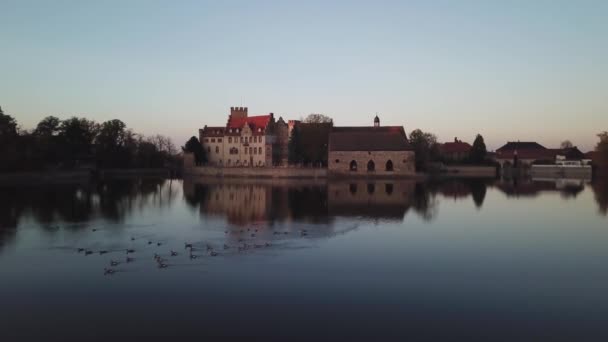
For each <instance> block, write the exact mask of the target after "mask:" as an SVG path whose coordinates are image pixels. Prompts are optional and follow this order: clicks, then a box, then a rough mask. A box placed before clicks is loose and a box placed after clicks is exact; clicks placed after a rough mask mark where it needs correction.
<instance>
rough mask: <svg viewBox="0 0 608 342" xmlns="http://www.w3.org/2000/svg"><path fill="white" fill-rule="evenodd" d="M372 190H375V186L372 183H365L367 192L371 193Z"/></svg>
mask: <svg viewBox="0 0 608 342" xmlns="http://www.w3.org/2000/svg"><path fill="white" fill-rule="evenodd" d="M374 191H376V186H375V185H374V184H372V183H369V184H367V193H368V194H370V195H371V194H373V193H374Z"/></svg>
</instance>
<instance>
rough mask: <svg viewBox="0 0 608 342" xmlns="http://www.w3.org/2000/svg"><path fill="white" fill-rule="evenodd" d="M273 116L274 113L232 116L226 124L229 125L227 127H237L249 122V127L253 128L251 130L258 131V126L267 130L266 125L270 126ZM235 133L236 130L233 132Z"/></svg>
mask: <svg viewBox="0 0 608 342" xmlns="http://www.w3.org/2000/svg"><path fill="white" fill-rule="evenodd" d="M272 117H273V115H272V114H268V115H258V116H249V117H246V118H233V117H230V118H229V119H228V124H227V125H226V127H227V129H236V128H243V126H245V124H248V125H249V128H251V131H252V132H254V133H257V131H258V128H261V129H262V131H265V130H266V127H268V124H269V123H270V122H271V120H272ZM233 133H235V132H233Z"/></svg>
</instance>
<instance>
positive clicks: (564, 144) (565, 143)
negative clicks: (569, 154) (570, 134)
mask: <svg viewBox="0 0 608 342" xmlns="http://www.w3.org/2000/svg"><path fill="white" fill-rule="evenodd" d="M573 146H574V145H573V144H572V142H571V141H570V140H564V141H562V143H561V144H560V147H561V148H562V149H565V148H572V147H573Z"/></svg>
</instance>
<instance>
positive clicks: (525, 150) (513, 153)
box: [494, 141, 585, 167]
mask: <svg viewBox="0 0 608 342" xmlns="http://www.w3.org/2000/svg"><path fill="white" fill-rule="evenodd" d="M494 159H495V160H496V161H498V162H499V163H500V164H501V165H502V166H524V167H529V166H531V165H532V164H555V163H556V162H558V161H559V162H564V161H581V160H583V159H585V154H584V153H582V152H581V151H580V150H579V149H578V148H577V147H576V146H574V147H569V148H546V147H544V146H543V145H541V144H539V143H537V142H533V141H522V142H520V141H509V142H507V143H506V144H505V145H503V146H501V147H500V148H499V149H497V150H496V154H495V157H494Z"/></svg>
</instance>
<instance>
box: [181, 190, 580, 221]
mask: <svg viewBox="0 0 608 342" xmlns="http://www.w3.org/2000/svg"><path fill="white" fill-rule="evenodd" d="M585 183H586V182H585V181H582V180H575V181H574V180H573V181H555V180H525V181H523V180H519V181H518V180H504V181H495V180H491V179H490V180H488V179H486V180H483V179H458V180H456V179H447V180H442V181H434V182H416V181H414V180H362V179H358V180H348V181H328V182H325V181H319V182H313V181H305V180H290V181H276V180H275V181H273V180H264V179H258V180H243V179H226V180H222V179H204V180H203V179H185V180H184V196H185V198H186V201H187V202H188V203H190V204H191V205H192V206H195V207H197V208H198V209H199V210H200V212H201V214H203V215H207V216H209V215H213V216H217V217H222V218H225V219H226V221H227V222H228V223H229V224H231V225H236V226H245V225H249V224H257V223H264V224H271V225H272V224H274V223H283V222H303V223H330V222H332V221H333V220H334V219H335V218H336V217H353V218H356V217H362V218H368V219H378V220H380V219H382V220H395V221H400V220H403V218H404V217H405V215H406V214H407V213H408V212H409V211H410V210H411V211H414V212H415V213H416V214H417V215H419V216H420V217H422V218H423V219H426V220H431V219H433V218H434V216H435V215H436V213H437V206H438V201H437V199H436V197H437V196H438V195H439V196H441V197H443V198H446V199H454V200H465V199H467V198H470V199H471V200H472V203H473V204H474V205H475V206H476V207H477V208H481V207H482V206H483V202H484V200H485V197H486V192H487V189H488V187H494V188H495V189H497V190H499V191H500V192H502V193H504V194H505V195H506V196H507V197H510V198H514V197H532V196H537V195H539V194H540V193H542V192H548V191H551V192H558V193H560V194H561V196H562V197H564V198H568V197H576V196H577V195H578V194H579V193H580V192H581V191H583V189H584V187H585Z"/></svg>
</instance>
